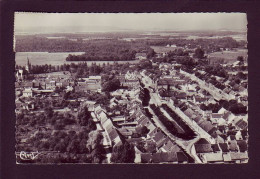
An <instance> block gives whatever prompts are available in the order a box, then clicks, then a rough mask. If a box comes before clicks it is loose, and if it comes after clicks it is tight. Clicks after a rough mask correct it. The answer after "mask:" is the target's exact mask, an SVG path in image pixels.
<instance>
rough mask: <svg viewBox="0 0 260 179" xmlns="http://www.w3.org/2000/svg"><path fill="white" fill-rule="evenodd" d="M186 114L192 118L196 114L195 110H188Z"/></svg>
mask: <svg viewBox="0 0 260 179" xmlns="http://www.w3.org/2000/svg"><path fill="white" fill-rule="evenodd" d="M184 114H186V116H188V117H190V118H191V117H192V116H193V115H194V114H195V113H194V111H193V110H191V109H187V110H185V111H184Z"/></svg>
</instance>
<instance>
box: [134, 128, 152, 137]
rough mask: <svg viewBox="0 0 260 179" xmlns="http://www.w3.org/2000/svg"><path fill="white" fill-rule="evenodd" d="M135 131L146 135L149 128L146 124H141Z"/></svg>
mask: <svg viewBox="0 0 260 179" xmlns="http://www.w3.org/2000/svg"><path fill="white" fill-rule="evenodd" d="M136 132H137V133H139V134H141V136H146V135H147V134H148V132H149V129H148V128H147V127H146V126H142V127H139V128H136Z"/></svg>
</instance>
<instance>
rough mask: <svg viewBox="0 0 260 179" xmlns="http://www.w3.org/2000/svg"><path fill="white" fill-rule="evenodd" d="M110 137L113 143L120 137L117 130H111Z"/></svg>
mask: <svg viewBox="0 0 260 179" xmlns="http://www.w3.org/2000/svg"><path fill="white" fill-rule="evenodd" d="M108 135H109V137H110V139H111V140H112V141H113V140H114V139H115V138H117V137H118V136H119V134H118V132H117V130H116V129H113V130H111V131H110V132H109V133H108Z"/></svg>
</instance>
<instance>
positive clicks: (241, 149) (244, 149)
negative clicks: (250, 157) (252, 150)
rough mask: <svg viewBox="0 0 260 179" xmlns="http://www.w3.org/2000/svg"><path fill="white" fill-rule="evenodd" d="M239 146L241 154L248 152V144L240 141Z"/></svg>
mask: <svg viewBox="0 0 260 179" xmlns="http://www.w3.org/2000/svg"><path fill="white" fill-rule="evenodd" d="M237 145H238V147H239V151H240V152H246V151H247V142H246V141H245V140H238V141H237Z"/></svg>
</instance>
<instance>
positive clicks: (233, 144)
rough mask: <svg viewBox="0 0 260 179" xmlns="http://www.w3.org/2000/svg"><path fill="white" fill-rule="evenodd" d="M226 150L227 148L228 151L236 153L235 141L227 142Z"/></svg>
mask: <svg viewBox="0 0 260 179" xmlns="http://www.w3.org/2000/svg"><path fill="white" fill-rule="evenodd" d="M228 148H229V151H232V152H238V146H237V142H236V140H231V141H229V142H228Z"/></svg>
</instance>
